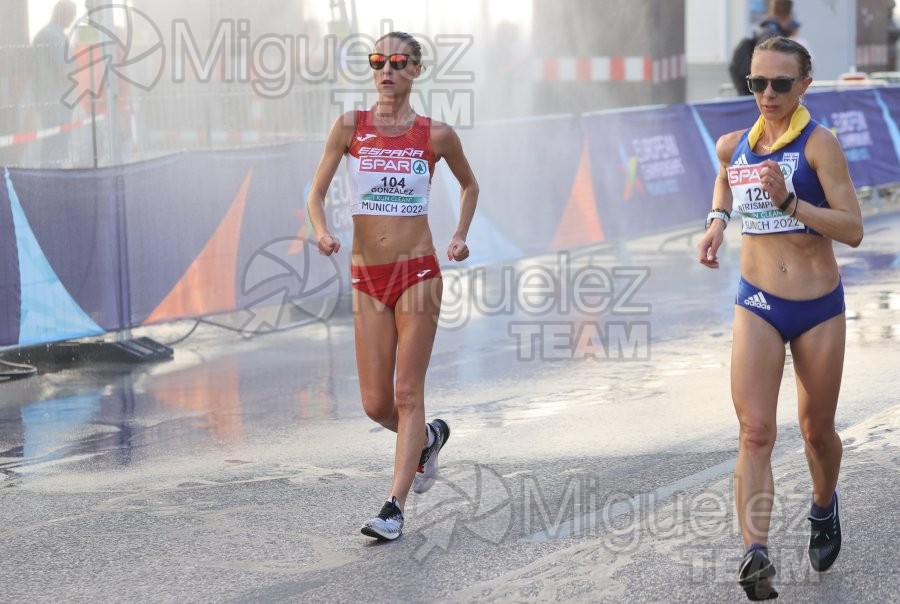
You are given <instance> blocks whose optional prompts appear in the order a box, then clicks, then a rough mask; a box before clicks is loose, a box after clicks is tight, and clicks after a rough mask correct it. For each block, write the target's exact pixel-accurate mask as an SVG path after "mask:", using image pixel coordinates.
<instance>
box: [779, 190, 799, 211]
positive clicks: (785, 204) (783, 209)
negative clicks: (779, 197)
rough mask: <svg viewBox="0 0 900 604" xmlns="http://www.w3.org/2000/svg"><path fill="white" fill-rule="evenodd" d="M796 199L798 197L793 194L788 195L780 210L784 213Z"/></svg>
mask: <svg viewBox="0 0 900 604" xmlns="http://www.w3.org/2000/svg"><path fill="white" fill-rule="evenodd" d="M795 197H797V196H796V195H794V193H793V192H791V193H788V196H787V199H785V200H784V203H782V204H781V205H780V206H778V209H779V210H781V211H782V212H784V211H785V210H786V209H788V206H789V205H791V202H792V201H794V198H795Z"/></svg>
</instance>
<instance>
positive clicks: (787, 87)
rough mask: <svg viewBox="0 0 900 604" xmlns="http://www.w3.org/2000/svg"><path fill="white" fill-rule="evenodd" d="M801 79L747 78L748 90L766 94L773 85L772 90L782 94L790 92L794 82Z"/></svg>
mask: <svg viewBox="0 0 900 604" xmlns="http://www.w3.org/2000/svg"><path fill="white" fill-rule="evenodd" d="M799 79H800V78H751V77H750V76H747V88H749V89H750V92H765V91H766V88H768V86H769V84H772V90H774V91H775V92H778V93H780V94H784V93H785V92H790V91H791V87H792V86H793V85H794V82H796V81H797V80H799Z"/></svg>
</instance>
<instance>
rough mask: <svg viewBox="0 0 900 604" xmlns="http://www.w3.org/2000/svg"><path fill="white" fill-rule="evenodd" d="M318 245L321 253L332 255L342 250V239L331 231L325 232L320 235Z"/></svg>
mask: <svg viewBox="0 0 900 604" xmlns="http://www.w3.org/2000/svg"><path fill="white" fill-rule="evenodd" d="M318 246H319V253H320V254H322V255H323V256H330V255H332V254H334V253H335V252H339V251H340V250H341V242H340V240H339V239H338V238H337V237H335V236H334V235H332V234H331V233H325V234H324V235H322V236H321V237H319V241H318Z"/></svg>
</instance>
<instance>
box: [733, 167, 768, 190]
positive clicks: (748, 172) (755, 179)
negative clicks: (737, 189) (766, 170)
mask: <svg viewBox="0 0 900 604" xmlns="http://www.w3.org/2000/svg"><path fill="white" fill-rule="evenodd" d="M761 169H762V165H761V164H753V165H752V166H731V167H730V168H728V184H729V185H731V186H735V185H750V184H759V182H760V181H761V179H760V175H759V171H760V170H761Z"/></svg>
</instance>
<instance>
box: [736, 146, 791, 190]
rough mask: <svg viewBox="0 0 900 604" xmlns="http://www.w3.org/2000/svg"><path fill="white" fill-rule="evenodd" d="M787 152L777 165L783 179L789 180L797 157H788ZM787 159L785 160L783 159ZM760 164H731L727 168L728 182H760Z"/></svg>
mask: <svg viewBox="0 0 900 604" xmlns="http://www.w3.org/2000/svg"><path fill="white" fill-rule="evenodd" d="M788 155H789V154H788V153H785V154H784V158H783V159H782V161H781V163H779V164H778V166H779V167H780V168H781V174H782V175H783V176H784V180H785V181H789V180H791V178H792V177H793V175H794V170H795V169H796V163H797V162H798V161H799V159H798V158H794V157H788ZM784 160H787V161H784ZM762 167H763V166H762V164H753V165H750V166H731V167H730V168H728V184H729V185H731V186H735V185H758V184H760V183H761V182H762V180H761V177H760V170H761V169H762Z"/></svg>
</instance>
